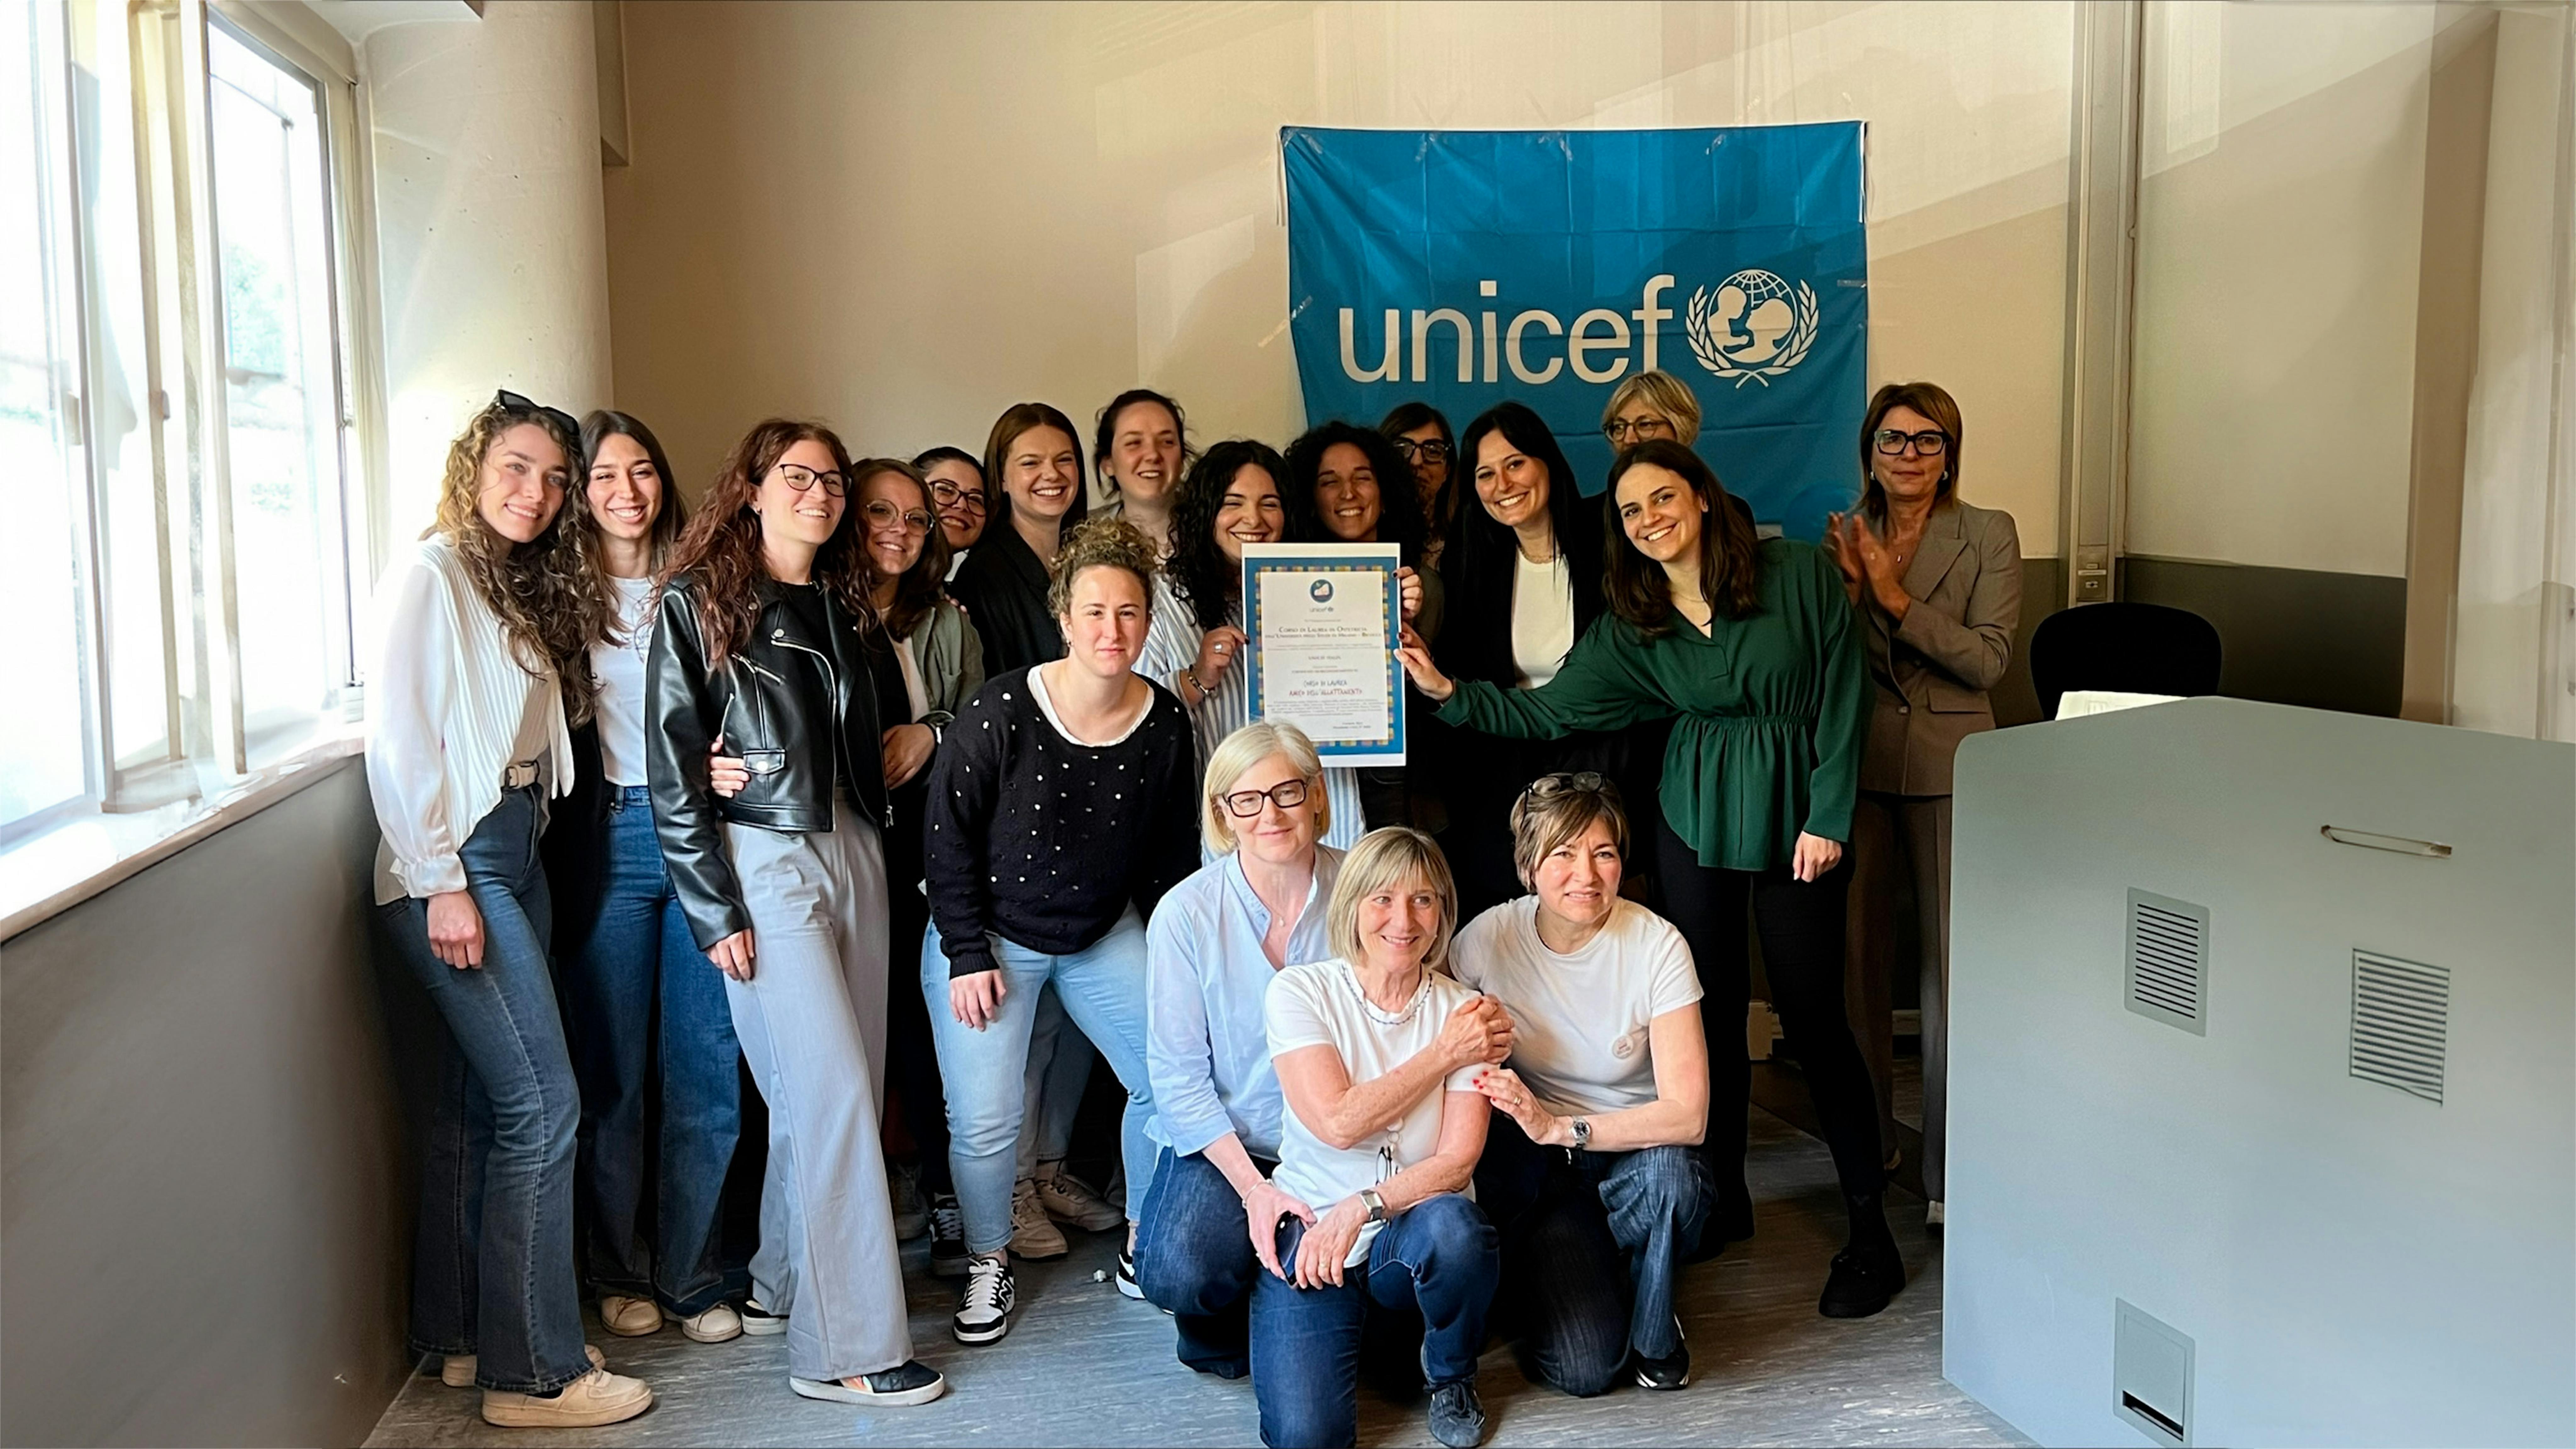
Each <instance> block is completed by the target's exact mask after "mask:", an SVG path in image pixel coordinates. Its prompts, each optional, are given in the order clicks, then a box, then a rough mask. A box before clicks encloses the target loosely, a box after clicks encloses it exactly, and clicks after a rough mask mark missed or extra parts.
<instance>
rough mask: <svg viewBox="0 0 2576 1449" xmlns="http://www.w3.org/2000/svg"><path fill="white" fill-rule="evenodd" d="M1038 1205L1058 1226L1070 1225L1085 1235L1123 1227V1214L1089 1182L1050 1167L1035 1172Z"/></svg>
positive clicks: (1057, 1165)
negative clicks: (1058, 1223) (1061, 1224)
mask: <svg viewBox="0 0 2576 1449" xmlns="http://www.w3.org/2000/svg"><path fill="white" fill-rule="evenodd" d="M1037 1183H1038V1205H1039V1206H1041V1207H1043V1208H1045V1209H1046V1211H1047V1216H1048V1217H1051V1218H1053V1219H1055V1220H1056V1221H1057V1222H1060V1223H1070V1224H1072V1225H1073V1226H1075V1227H1077V1228H1080V1229H1082V1230H1083V1231H1084V1232H1086V1233H1105V1232H1107V1231H1109V1230H1110V1229H1111V1228H1123V1227H1125V1226H1127V1214H1125V1213H1123V1212H1121V1211H1119V1210H1118V1208H1117V1207H1116V1206H1115V1205H1113V1204H1112V1203H1111V1202H1110V1201H1109V1199H1107V1198H1105V1197H1102V1196H1101V1195H1100V1193H1099V1191H1098V1190H1097V1189H1096V1188H1094V1187H1092V1185H1091V1184H1090V1183H1087V1182H1084V1181H1083V1180H1082V1179H1081V1178H1078V1177H1076V1176H1074V1175H1073V1174H1072V1173H1070V1172H1067V1171H1065V1170H1064V1167H1063V1165H1062V1164H1060V1163H1059V1164H1054V1165H1053V1166H1052V1170H1050V1169H1049V1168H1046V1167H1041V1168H1039V1169H1038V1178H1037Z"/></svg>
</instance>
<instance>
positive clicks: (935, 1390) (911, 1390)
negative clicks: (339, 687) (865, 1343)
mask: <svg viewBox="0 0 2576 1449" xmlns="http://www.w3.org/2000/svg"><path fill="white" fill-rule="evenodd" d="M787 1387H789V1388H791V1389H794V1390H795V1391H796V1393H797V1394H798V1396H799V1397H802V1398H808V1399H823V1400H827V1401H829V1402H832V1403H841V1404H875V1405H880V1406H883V1407H887V1408H904V1407H909V1406H910V1405H913V1404H926V1403H929V1402H930V1401H931V1400H933V1399H935V1398H938V1397H939V1396H940V1395H941V1394H944V1393H946V1392H948V1380H946V1379H944V1378H942V1377H940V1375H939V1370H937V1369H935V1368H932V1367H931V1366H930V1365H928V1364H926V1363H923V1362H921V1361H920V1360H918V1359H913V1360H910V1361H907V1362H905V1363H901V1364H898V1365H896V1366H895V1367H893V1368H890V1369H880V1370H878V1371H877V1372H875V1373H872V1374H866V1375H863V1376H861V1377H860V1379H859V1382H858V1384H857V1385H856V1386H855V1387H853V1386H852V1385H849V1384H845V1383H840V1382H837V1381H835V1380H831V1379H800V1378H797V1377H795V1376H794V1375H792V1374H791V1375H789V1376H788V1379H787Z"/></svg>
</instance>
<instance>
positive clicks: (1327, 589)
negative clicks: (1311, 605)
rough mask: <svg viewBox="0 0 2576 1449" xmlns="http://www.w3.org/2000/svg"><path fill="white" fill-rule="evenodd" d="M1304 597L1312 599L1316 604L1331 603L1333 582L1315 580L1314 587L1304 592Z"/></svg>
mask: <svg viewBox="0 0 2576 1449" xmlns="http://www.w3.org/2000/svg"><path fill="white" fill-rule="evenodd" d="M1306 597H1308V598H1310V599H1313V600H1314V601H1315V602H1316V603H1318V604H1329V603H1331V602H1332V601H1333V581H1332V580H1331V579H1317V580H1315V584H1314V587H1312V588H1310V589H1308V590H1306Z"/></svg>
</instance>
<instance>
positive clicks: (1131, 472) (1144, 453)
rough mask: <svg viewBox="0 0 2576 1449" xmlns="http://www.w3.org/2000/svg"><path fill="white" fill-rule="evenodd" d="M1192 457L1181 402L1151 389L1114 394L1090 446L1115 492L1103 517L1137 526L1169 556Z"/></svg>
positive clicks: (1097, 466) (1096, 467) (1093, 458)
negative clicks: (1183, 481)
mask: <svg viewBox="0 0 2576 1449" xmlns="http://www.w3.org/2000/svg"><path fill="white" fill-rule="evenodd" d="M1189 461H1190V431H1189V424H1188V422H1187V421H1185V420H1184V419H1183V418H1182V416H1181V405H1180V404H1179V403H1176V402H1174V401H1172V400H1171V399H1170V398H1167V397H1165V396H1163V395H1162V394H1161V393H1159V392H1156V391H1154V390H1153V389H1152V388H1150V387H1138V388H1130V389H1128V390H1127V391H1125V392H1122V393H1120V394H1119V395H1118V396H1116V397H1114V398H1111V399H1110V400H1109V406H1107V407H1105V408H1102V409H1101V410H1100V419H1099V426H1098V427H1097V429H1096V430H1095V431H1094V434H1093V437H1092V444H1091V466H1092V468H1093V469H1094V470H1095V471H1097V472H1098V473H1099V474H1100V482H1101V484H1102V486H1104V487H1105V488H1107V489H1108V491H1109V494H1110V500H1109V505H1108V506H1107V507H1106V508H1103V509H1102V510H1101V515H1102V516H1103V517H1106V518H1123V519H1125V520H1127V521H1128V522H1129V523H1131V524H1134V525H1135V527H1136V531H1137V532H1139V533H1142V534H1143V535H1145V537H1147V538H1149V539H1151V540H1153V543H1154V548H1155V550H1156V551H1157V552H1158V553H1160V554H1162V555H1163V556H1164V557H1166V558H1168V557H1170V556H1171V552H1172V512H1173V507H1174V505H1175V503H1177V501H1178V500H1179V497H1180V489H1181V477H1182V473H1181V470H1182V469H1184V468H1186V467H1188V466H1189Z"/></svg>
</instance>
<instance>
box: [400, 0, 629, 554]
mask: <svg viewBox="0 0 2576 1449" xmlns="http://www.w3.org/2000/svg"><path fill="white" fill-rule="evenodd" d="M361 64H362V66H363V68H364V71H365V76H366V79H367V82H368V86H369V89H370V92H371V99H372V102H373V113H374V114H373V121H374V131H375V156H374V161H375V181H376V193H375V194H376V225H377V231H378V234H379V237H380V239H381V240H380V247H381V275H382V292H383V298H384V323H385V354H386V357H385V364H386V385H385V393H386V399H387V405H388V412H389V414H390V432H391V447H390V454H391V467H392V477H391V480H390V487H389V497H388V498H387V500H386V504H387V506H386V508H385V517H384V522H383V525H382V532H383V535H384V537H385V538H387V539H397V540H398V539H407V538H410V537H412V536H414V535H415V534H417V533H419V532H420V530H421V529H422V528H424V527H426V526H427V525H428V523H429V521H430V517H431V514H432V512H433V510H434V509H435V507H436V503H437V491H438V479H439V473H440V470H441V468H442V467H443V466H444V464H445V461H446V456H447V443H448V440H449V439H450V438H452V437H454V436H455V435H456V432H457V430H458V429H459V427H461V426H462V424H463V423H464V420H465V419H466V418H467V417H468V416H469V415H471V414H472V413H473V412H474V410H475V409H476V408H478V407H480V406H482V405H483V404H484V403H486V402H488V401H490V400H491V397H492V393H493V390H494V389H496V388H501V387H507V388H510V389H511V390H513V391H515V392H520V393H525V394H526V395H528V396H530V397H533V398H535V399H536V400H537V401H539V402H542V403H548V404H551V405H553V406H555V407H559V408H562V409H564V410H565V411H567V412H570V413H572V414H574V415H575V416H579V415H580V414H581V413H582V412H583V411H584V410H586V409H589V408H594V407H605V406H607V404H608V403H609V401H610V367H609V349H608V257H607V247H606V241H605V229H604V225H603V221H602V211H601V200H600V182H599V170H600V167H599V100H598V95H599V92H598V73H597V70H596V64H595V51H594V46H593V42H592V36H591V7H590V6H588V5H577V4H557V3H543V0H491V3H490V4H489V5H487V6H486V7H485V8H484V12H483V16H482V18H481V19H480V20H465V21H433V22H428V23H419V24H407V25H396V26H392V27H390V28H388V29H383V30H378V31H375V32H374V33H372V34H370V35H369V36H368V37H367V39H366V41H365V42H364V45H363V47H362V60H361Z"/></svg>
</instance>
